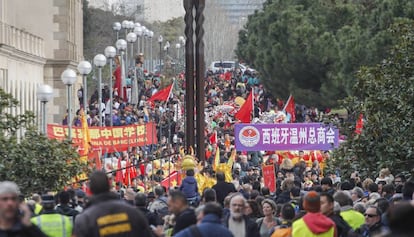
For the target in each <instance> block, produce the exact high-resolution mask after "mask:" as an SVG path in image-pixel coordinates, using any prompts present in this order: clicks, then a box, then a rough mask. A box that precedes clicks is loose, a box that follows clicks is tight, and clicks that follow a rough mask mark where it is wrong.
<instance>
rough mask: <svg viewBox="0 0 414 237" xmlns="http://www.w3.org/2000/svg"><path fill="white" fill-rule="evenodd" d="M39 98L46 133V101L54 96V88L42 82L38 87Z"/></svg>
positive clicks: (43, 129) (43, 130) (43, 131)
mask: <svg viewBox="0 0 414 237" xmlns="http://www.w3.org/2000/svg"><path fill="white" fill-rule="evenodd" d="M36 95H37V99H38V100H39V101H40V102H41V103H42V133H43V134H46V103H47V102H49V101H50V99H52V97H53V88H52V87H51V86H49V85H46V84H42V85H40V86H38V87H37V92H36Z"/></svg>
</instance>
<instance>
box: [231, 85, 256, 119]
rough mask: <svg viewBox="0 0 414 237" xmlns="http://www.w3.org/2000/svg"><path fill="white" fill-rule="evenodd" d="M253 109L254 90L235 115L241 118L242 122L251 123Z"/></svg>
mask: <svg viewBox="0 0 414 237" xmlns="http://www.w3.org/2000/svg"><path fill="white" fill-rule="evenodd" d="M252 111H253V90H252V92H250V94H249V96H248V97H247V99H246V101H245V102H244V104H243V106H242V107H241V108H240V110H239V111H238V112H237V113H236V115H235V116H234V117H235V118H236V119H238V120H240V121H241V122H242V123H250V122H251V115H252Z"/></svg>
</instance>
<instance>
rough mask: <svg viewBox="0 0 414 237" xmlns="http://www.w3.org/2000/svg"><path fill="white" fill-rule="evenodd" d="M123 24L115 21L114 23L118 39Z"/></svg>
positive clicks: (113, 27) (113, 26)
mask: <svg viewBox="0 0 414 237" xmlns="http://www.w3.org/2000/svg"><path fill="white" fill-rule="evenodd" d="M121 28H122V25H121V23H119V22H114V23H113V24H112V29H113V30H114V31H115V32H116V40H118V37H119V31H120V30H121Z"/></svg>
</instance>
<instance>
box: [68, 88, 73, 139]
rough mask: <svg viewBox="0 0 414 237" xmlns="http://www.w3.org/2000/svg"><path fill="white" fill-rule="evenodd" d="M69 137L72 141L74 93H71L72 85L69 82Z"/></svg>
mask: <svg viewBox="0 0 414 237" xmlns="http://www.w3.org/2000/svg"><path fill="white" fill-rule="evenodd" d="M67 87H68V132H69V134H68V138H69V141H72V115H71V114H72V102H71V100H72V94H71V89H72V85H70V84H68V86H67Z"/></svg>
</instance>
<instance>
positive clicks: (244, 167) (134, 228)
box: [0, 57, 414, 237]
mask: <svg viewBox="0 0 414 237" xmlns="http://www.w3.org/2000/svg"><path fill="white" fill-rule="evenodd" d="M120 73H121V70H120V65H118V67H117V68H116V70H115V72H114V79H115V83H114V88H113V98H114V99H113V101H110V99H109V98H110V91H111V90H110V88H109V87H105V88H103V91H102V92H103V93H102V95H103V96H102V101H99V99H98V92H97V91H96V92H95V93H94V94H93V95H92V96H91V97H90V98H88V99H89V100H88V111H87V113H88V119H87V122H88V125H89V126H98V125H99V124H100V121H99V117H98V114H99V112H98V110H99V109H101V110H102V113H103V115H104V116H103V117H102V123H103V124H104V126H110V123H111V119H110V118H112V123H113V126H122V125H130V124H146V123H150V122H153V123H154V124H156V127H157V137H158V141H159V142H158V144H152V145H146V146H142V147H130V148H128V150H125V151H119V152H114V153H107V154H105V155H104V157H106V159H105V166H104V170H105V172H103V171H96V172H94V173H93V174H92V175H91V176H90V178H89V181H88V184H87V185H88V190H85V189H82V188H81V187H73V188H72V189H69V190H67V191H61V192H58V193H55V192H45V191H44V190H39V193H38V194H31V195H29V196H23V195H22V194H21V192H20V190H19V188H18V187H17V185H16V184H14V183H13V182H8V181H4V182H1V183H0V236H77V237H83V236H158V237H162V236H177V237H183V236H196V237H198V236H203V237H208V236H218V235H222V236H225V237H227V236H235V237H243V236H245V237H256V236H257V237H258V236H260V237H270V236H272V237H278V236H294V237H295V236H304V237H305V236H306V237H307V236H335V237H345V236H350V237H352V236H363V237H366V236H413V235H414V229H413V227H412V226H411V225H410V221H411V220H412V219H411V218H412V217H413V215H414V202H413V201H412V200H413V192H414V178H413V177H412V176H407V175H404V174H398V175H395V176H393V175H392V174H391V171H392V170H389V169H383V170H381V172H380V173H379V174H378V175H376V174H372V176H371V177H360V176H359V174H358V172H354V173H352V175H351V176H350V177H341V175H340V172H333V173H327V172H324V170H323V165H322V164H321V163H323V161H324V160H325V159H329V151H319V154H320V157H319V156H316V155H315V156H312V155H311V154H307V153H306V152H304V151H297V152H293V153H292V154H294V157H285V156H283V155H281V154H278V153H275V152H245V153H243V152H234V149H235V147H234V139H235V138H234V124H235V123H237V119H235V116H234V115H235V113H236V111H237V110H238V109H239V108H240V106H241V105H242V104H243V102H244V101H245V100H246V98H247V97H248V95H249V93H250V92H251V91H253V93H254V110H253V116H252V117H253V118H252V121H253V122H255V123H274V122H289V119H291V115H289V114H286V113H285V112H284V111H283V107H284V102H283V100H281V99H279V98H277V97H275V96H274V95H272V93H271V92H269V91H266V90H265V89H264V87H263V86H262V84H261V83H260V79H259V77H258V75H257V72H255V71H254V70H246V71H243V72H242V71H241V70H240V69H239V68H237V69H234V70H231V71H227V72H226V71H224V70H218V71H216V72H213V71H211V70H208V71H207V72H206V80H205V98H206V110H205V115H206V116H205V117H206V130H205V134H204V136H205V144H206V151H205V154H206V161H203V162H199V161H198V160H197V158H196V157H194V166H189V167H184V165H183V156H182V155H180V147H181V146H182V145H183V144H184V137H185V130H184V129H185V127H184V124H185V120H184V119H185V118H184V107H185V106H184V105H185V101H184V94H185V87H186V85H185V81H184V75H183V74H178V75H174V78H172V77H163V76H161V75H152V74H148V73H146V72H145V71H144V70H143V69H142V57H137V59H136V67H135V68H132V69H131V70H130V71H129V72H128V73H127V76H128V78H129V81H130V82H129V83H127V85H126V87H125V88H120V87H122V83H120V82H119V77H120ZM171 83H174V87H173V92H172V95H171V97H170V98H169V99H168V100H167V101H156V102H155V103H149V102H148V99H149V98H151V96H152V95H154V94H155V93H156V92H157V91H159V90H161V89H162V88H165V87H166V86H167V85H169V84H171ZM82 96H83V93H79V102H80V106H82V104H81V103H83V98H82ZM110 107H112V110H110V109H108V108H110ZM110 111H112V114H111V113H110ZM320 111H324V112H326V110H325V109H322V110H318V109H317V108H314V107H310V108H306V107H305V106H299V105H297V106H296V114H295V117H296V121H297V122H318V121H321V120H322V119H323V117H324V116H327V115H326V114H325V113H324V112H320ZM79 115H80V114H79ZM332 117H333V118H332V119H336V120H339V117H338V115H332ZM65 119H66V118H65ZM65 119H64V121H63V124H67V123H68V122H71V123H73V125H74V126H81V123H82V120H81V119H80V117H79V116H77V117H75V118H74V120H73V121H66V120H65ZM214 134H216V135H217V138H215V139H211V138H212V135H214ZM213 140H214V141H213ZM217 150H219V151H220V152H219V156H220V163H226V164H227V163H228V161H229V160H230V159H233V158H234V163H232V164H231V167H230V173H231V174H230V178H229V177H228V176H227V174H226V173H225V172H222V171H220V170H217V169H215V168H214V164H213V163H214V160H215V159H214V157H215V155H216V151H217ZM233 154H234V156H233ZM128 164H133V166H134V167H135V168H136V170H135V172H136V173H135V175H134V176H133V177H131V176H129V178H131V179H130V180H128V182H123V181H120V179H118V178H117V176H118V175H117V174H116V171H114V170H117V169H118V171H119V170H121V171H122V172H123V175H125V169H126V166H128ZM262 164H267V165H273V166H274V171H275V176H276V184H275V186H276V191H275V192H271V191H270V190H271V189H270V187H267V186H266V185H265V182H264V179H263V172H262V170H261V165H262ZM112 171H113V172H112ZM173 171H182V172H181V174H182V176H183V177H182V180H181V182H180V183H179V184H177V183H175V184H174V185H171V184H168V185H167V186H166V185H162V181H163V180H165V179H166V178H168V177H169V176H170V175H171V173H172V172H173ZM181 174H179V175H181ZM198 174H203V177H208V178H209V179H208V180H204V181H203V184H201V183H199V181H198V179H197V178H196V176H197V175H198ZM129 175H130V174H129ZM22 191H24V190H22Z"/></svg>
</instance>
